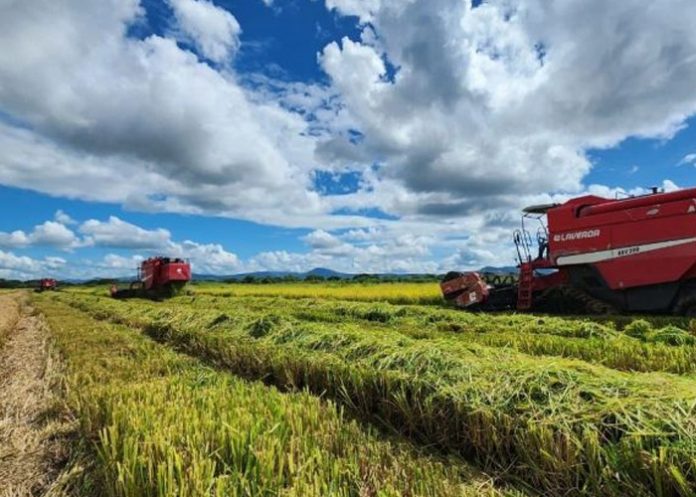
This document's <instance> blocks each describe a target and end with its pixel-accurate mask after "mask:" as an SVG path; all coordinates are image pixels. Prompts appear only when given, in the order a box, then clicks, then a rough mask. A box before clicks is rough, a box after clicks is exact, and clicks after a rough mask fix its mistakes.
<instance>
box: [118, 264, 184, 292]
mask: <svg viewBox="0 0 696 497" xmlns="http://www.w3.org/2000/svg"><path fill="white" fill-rule="evenodd" d="M189 281H191V265H190V264H189V263H188V262H187V261H185V260H183V259H178V258H170V257H151V258H150V259H146V260H144V261H143V262H142V263H141V264H140V268H138V279H137V280H136V281H133V282H132V283H131V284H130V287H129V288H124V289H118V288H117V287H116V285H113V286H112V287H111V296H112V297H114V298H117V299H122V298H130V297H145V298H152V299H160V298H167V297H173V296H174V295H177V294H178V293H179V292H180V291H181V289H182V288H183V287H184V286H185V285H186V283H188V282H189Z"/></svg>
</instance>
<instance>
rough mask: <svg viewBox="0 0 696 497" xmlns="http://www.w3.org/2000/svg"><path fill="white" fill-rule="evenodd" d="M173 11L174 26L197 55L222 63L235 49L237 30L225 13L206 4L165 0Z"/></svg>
mask: <svg viewBox="0 0 696 497" xmlns="http://www.w3.org/2000/svg"><path fill="white" fill-rule="evenodd" d="M168 2H169V5H171V7H172V9H174V15H175V17H176V21H177V26H178V28H179V29H180V30H181V31H182V34H183V35H184V36H186V37H187V38H188V39H190V40H191V41H192V42H193V44H194V45H195V46H196V48H197V50H199V51H200V53H201V54H202V55H203V56H204V57H206V58H208V59H210V60H212V61H214V62H225V61H226V60H228V59H230V58H231V57H233V56H234V53H235V52H236V51H237V49H238V48H239V34H240V33H241V27H240V26H239V23H238V22H237V19H235V17H234V16H233V15H232V14H230V13H229V12H228V11H227V10H225V9H223V8H220V7H216V6H215V5H214V4H213V3H212V2H210V1H209V0H168Z"/></svg>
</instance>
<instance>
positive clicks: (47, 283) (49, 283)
mask: <svg viewBox="0 0 696 497" xmlns="http://www.w3.org/2000/svg"><path fill="white" fill-rule="evenodd" d="M57 289H58V282H57V281H56V280H55V279H53V278H42V279H40V280H39V284H38V286H37V287H36V291H37V292H45V291H52V290H57Z"/></svg>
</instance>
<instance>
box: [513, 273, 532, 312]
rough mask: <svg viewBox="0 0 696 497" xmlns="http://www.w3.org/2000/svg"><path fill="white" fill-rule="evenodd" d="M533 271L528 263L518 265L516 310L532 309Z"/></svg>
mask: <svg viewBox="0 0 696 497" xmlns="http://www.w3.org/2000/svg"><path fill="white" fill-rule="evenodd" d="M533 282H534V270H533V269H532V265H531V263H529V262H523V263H522V264H520V280H519V281H518V282H517V309H518V310H520V311H527V310H529V309H531V307H532V285H533Z"/></svg>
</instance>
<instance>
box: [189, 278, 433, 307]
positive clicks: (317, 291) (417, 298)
mask: <svg viewBox="0 0 696 497" xmlns="http://www.w3.org/2000/svg"><path fill="white" fill-rule="evenodd" d="M190 291H191V292H193V293H194V294H196V295H211V296H220V297H245V296H253V297H268V296H271V297H287V298H316V299H332V300H349V301H363V302H390V303H393V304H421V305H427V304H436V305H437V304H440V303H441V301H442V299H441V294H440V286H439V285H438V284H437V283H435V282H429V283H352V282H323V283H269V284H259V283H225V284H215V283H199V284H196V285H192V286H191V290H190Z"/></svg>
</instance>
